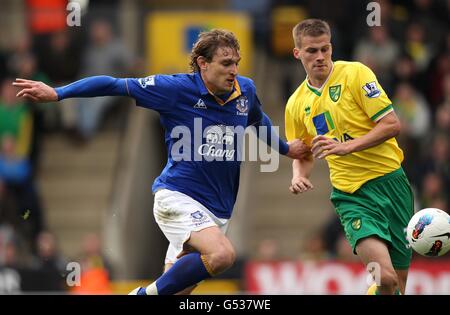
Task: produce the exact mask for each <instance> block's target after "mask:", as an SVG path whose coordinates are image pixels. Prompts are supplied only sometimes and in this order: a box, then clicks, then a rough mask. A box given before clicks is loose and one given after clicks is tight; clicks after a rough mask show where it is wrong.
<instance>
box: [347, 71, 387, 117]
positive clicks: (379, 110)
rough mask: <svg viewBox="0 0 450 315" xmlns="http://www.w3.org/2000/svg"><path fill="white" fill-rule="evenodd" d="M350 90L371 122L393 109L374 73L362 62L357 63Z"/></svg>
mask: <svg viewBox="0 0 450 315" xmlns="http://www.w3.org/2000/svg"><path fill="white" fill-rule="evenodd" d="M351 90H352V94H353V97H354V98H355V99H356V102H357V103H358V104H359V105H360V106H361V108H362V110H363V111H364V112H365V113H366V114H367V116H369V118H370V119H371V120H372V121H373V122H377V121H378V120H380V119H381V118H383V117H384V116H386V115H387V114H388V113H390V112H392V111H393V110H394V108H393V107H392V102H391V100H390V99H389V97H388V96H387V95H386V92H385V91H384V90H383V88H382V87H381V85H380V83H379V82H378V80H377V77H376V76H375V74H374V73H373V72H372V70H370V68H368V67H367V66H365V65H363V64H359V67H358V69H357V72H356V75H355V80H354V81H353V83H352V86H351Z"/></svg>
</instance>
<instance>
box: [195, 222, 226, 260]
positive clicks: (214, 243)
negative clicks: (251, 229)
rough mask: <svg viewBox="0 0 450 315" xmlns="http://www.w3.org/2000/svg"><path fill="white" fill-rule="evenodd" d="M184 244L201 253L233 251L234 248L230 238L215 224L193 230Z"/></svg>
mask: <svg viewBox="0 0 450 315" xmlns="http://www.w3.org/2000/svg"><path fill="white" fill-rule="evenodd" d="M186 244H187V245H188V246H190V247H192V248H193V249H195V250H196V251H198V252H200V253H201V254H203V255H210V254H214V253H216V252H217V251H227V252H233V253H234V248H233V245H232V244H231V242H230V240H229V239H228V238H227V237H226V236H225V234H224V233H223V232H222V230H221V229H220V228H219V227H217V226H211V227H208V228H205V229H203V230H200V231H193V232H192V233H191V236H190V238H189V240H188V241H187V242H186Z"/></svg>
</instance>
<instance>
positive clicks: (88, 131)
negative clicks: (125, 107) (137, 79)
mask: <svg viewBox="0 0 450 315" xmlns="http://www.w3.org/2000/svg"><path fill="white" fill-rule="evenodd" d="M131 68H132V58H131V54H130V52H129V51H128V50H127V48H126V47H125V46H124V45H123V44H122V43H121V41H120V40H119V39H118V38H117V37H115V35H114V33H113V30H112V26H111V24H110V23H109V22H108V21H106V20H96V21H94V22H93V24H92V25H91V27H90V43H89V45H88V47H87V50H86V52H85V53H84V55H83V57H82V63H81V71H80V72H81V73H80V75H81V77H89V76H95V75H104V74H108V75H111V76H115V77H121V76H124V75H126V74H127V73H128V72H129V71H130V70H131ZM113 104H114V98H113V97H111V96H105V97H96V98H84V99H80V100H79V102H78V119H77V124H78V131H79V132H80V135H81V137H82V138H83V139H84V140H89V139H90V138H92V137H93V136H94V134H95V133H96V131H97V129H98V127H99V124H100V123H101V120H102V117H103V115H104V114H105V112H106V111H107V109H108V108H110V107H111V106H112V105H113Z"/></svg>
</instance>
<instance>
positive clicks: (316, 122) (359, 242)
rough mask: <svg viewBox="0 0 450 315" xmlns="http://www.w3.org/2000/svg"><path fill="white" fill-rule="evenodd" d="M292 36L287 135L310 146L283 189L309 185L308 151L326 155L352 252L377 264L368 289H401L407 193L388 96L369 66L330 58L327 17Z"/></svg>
mask: <svg viewBox="0 0 450 315" xmlns="http://www.w3.org/2000/svg"><path fill="white" fill-rule="evenodd" d="M293 37H294V43H295V48H294V50H293V53H294V57H295V58H296V59H299V60H300V61H301V62H302V64H303V67H304V68H305V70H306V73H307V78H306V79H305V81H304V82H303V83H302V84H301V85H300V86H299V87H298V88H297V90H296V91H295V92H294V93H293V94H292V96H291V97H290V98H289V100H288V103H287V106H286V117H285V119H286V136H287V138H288V140H293V139H295V138H299V139H302V140H303V141H305V142H306V143H307V144H309V145H311V151H312V154H311V155H310V156H309V157H308V158H304V159H301V160H294V162H293V165H292V168H293V178H292V182H291V186H290V190H291V192H292V193H294V194H297V193H302V192H305V191H308V190H309V189H311V188H313V185H312V184H311V182H310V181H309V179H308V178H309V176H310V174H311V171H312V168H313V157H314V158H319V159H326V161H327V162H328V166H329V169H330V179H331V183H332V186H333V190H332V193H331V201H332V203H333V205H334V206H335V208H336V212H337V214H338V215H339V218H340V220H341V223H342V225H343V227H344V230H345V234H346V237H347V239H348V241H349V242H350V244H351V246H352V248H353V252H354V253H355V254H356V255H358V256H359V257H360V259H361V261H362V262H363V263H364V265H366V266H368V267H371V266H376V267H375V268H374V270H375V271H377V270H379V271H380V272H379V274H378V275H376V274H373V275H374V278H375V280H376V282H377V283H376V285H377V288H372V290H371V291H372V292H376V293H377V294H398V293H400V292H401V293H402V294H404V292H405V285H406V279H407V276H408V268H409V265H410V261H411V249H410V247H409V246H408V243H407V240H406V237H405V232H404V230H405V228H406V226H407V224H408V222H409V219H410V218H411V216H412V215H413V195H412V191H411V188H410V185H409V182H408V179H407V177H406V175H405V173H404V172H403V169H402V167H401V162H402V160H403V152H402V150H401V149H400V148H399V147H398V144H397V141H396V140H395V138H394V137H395V136H396V135H398V133H399V130H400V123H399V120H398V118H397V116H396V114H395V112H394V109H393V107H392V103H391V101H390V100H389V98H388V96H387V95H386V93H385V92H384V90H383V88H382V87H381V86H380V84H379V83H378V81H377V78H376V77H375V75H374V73H373V72H372V71H371V70H370V69H369V68H368V67H366V66H365V65H363V64H362V63H359V62H347V61H335V62H333V61H332V60H331V55H332V45H331V43H330V40H331V32H330V27H329V25H328V23H327V22H325V21H322V20H318V19H308V20H304V21H302V22H300V23H299V24H297V25H296V26H295V27H294V29H293ZM371 263H372V264H373V263H374V264H373V265H372V264H371ZM377 267H379V268H377Z"/></svg>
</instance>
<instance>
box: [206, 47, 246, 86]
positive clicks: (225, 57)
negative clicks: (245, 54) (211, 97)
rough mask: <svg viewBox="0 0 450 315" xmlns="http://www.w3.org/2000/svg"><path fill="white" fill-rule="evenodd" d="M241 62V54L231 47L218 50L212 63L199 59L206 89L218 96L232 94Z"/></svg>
mask: <svg viewBox="0 0 450 315" xmlns="http://www.w3.org/2000/svg"><path fill="white" fill-rule="evenodd" d="M240 60H241V57H240V55H239V52H238V51H236V50H235V49H233V48H231V47H219V48H217V51H216V53H215V54H214V56H213V58H212V60H211V62H207V61H205V60H204V58H203V57H199V66H200V71H201V75H202V78H203V81H204V82H205V85H206V87H207V88H208V89H209V90H210V91H211V92H213V93H214V94H217V95H220V94H225V93H230V92H231V91H232V90H233V86H234V80H235V79H236V76H237V75H238V65H239V61H240Z"/></svg>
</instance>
